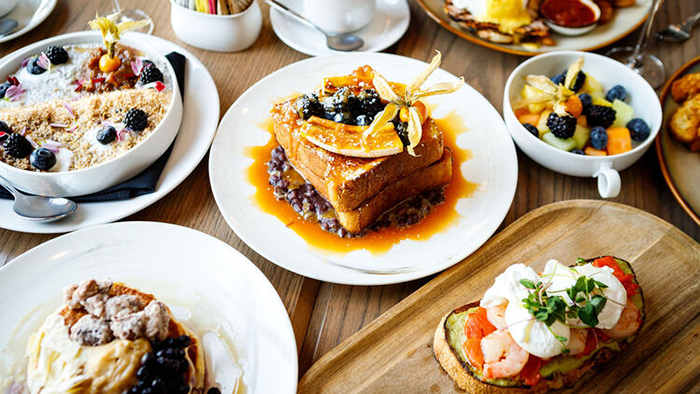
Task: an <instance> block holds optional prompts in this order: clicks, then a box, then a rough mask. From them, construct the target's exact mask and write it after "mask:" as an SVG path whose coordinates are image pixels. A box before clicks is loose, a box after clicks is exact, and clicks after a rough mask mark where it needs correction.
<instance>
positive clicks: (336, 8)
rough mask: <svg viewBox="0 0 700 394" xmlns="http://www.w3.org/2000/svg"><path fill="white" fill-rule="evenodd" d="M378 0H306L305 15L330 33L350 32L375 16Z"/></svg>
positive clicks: (364, 24)
mask: <svg viewBox="0 0 700 394" xmlns="http://www.w3.org/2000/svg"><path fill="white" fill-rule="evenodd" d="M375 10H376V0H304V16H306V18H307V19H308V20H310V21H311V22H312V23H313V24H315V25H316V26H318V27H320V28H321V29H323V30H325V31H327V32H328V33H349V32H351V31H355V30H359V29H361V28H362V27H364V26H366V25H368V24H369V23H370V22H371V21H372V19H373V18H374V12H375Z"/></svg>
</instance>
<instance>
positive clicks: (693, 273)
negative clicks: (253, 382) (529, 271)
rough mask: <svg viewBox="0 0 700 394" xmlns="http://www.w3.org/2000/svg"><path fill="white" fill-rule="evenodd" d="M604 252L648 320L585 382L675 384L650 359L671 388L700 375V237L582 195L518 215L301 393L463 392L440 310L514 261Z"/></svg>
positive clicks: (634, 386) (312, 377) (330, 361)
mask: <svg viewBox="0 0 700 394" xmlns="http://www.w3.org/2000/svg"><path fill="white" fill-rule="evenodd" d="M604 254H611V255H615V256H619V257H621V258H624V259H626V260H628V261H630V262H631V263H632V265H633V267H634V269H635V271H636V273H637V278H638V280H639V282H640V284H641V285H642V289H643V291H644V295H645V299H646V305H647V307H646V313H647V317H646V322H645V329H644V330H642V333H641V334H640V336H639V338H638V340H637V341H636V342H635V343H634V345H633V346H632V348H631V349H629V350H628V351H627V352H626V353H624V354H623V355H622V356H621V357H620V358H619V360H617V361H615V362H614V363H613V364H611V365H610V366H609V367H608V368H603V370H602V371H601V372H598V373H596V375H595V377H593V378H591V377H588V378H586V379H585V380H584V381H583V382H582V385H580V386H579V387H578V389H580V390H582V392H586V393H607V392H611V390H612V389H613V388H614V390H615V392H628V393H636V392H642V391H644V392H668V391H665V390H666V389H665V388H664V387H662V386H661V384H662V383H663V382H659V384H658V385H649V384H648V383H647V382H648V379H644V377H645V376H648V375H645V373H647V374H648V373H649V372H648V368H650V367H655V368H657V371H658V368H663V369H662V370H663V374H664V375H665V376H673V377H674V381H672V382H666V383H663V384H666V385H668V386H667V387H669V388H674V387H675V388H679V387H680V388H683V387H686V386H688V385H689V384H692V383H693V382H695V380H696V379H697V378H698V376H700V370H699V369H697V368H694V369H691V368H686V364H687V362H688V361H689V360H693V359H695V358H696V357H697V354H698V352H700V341H697V340H694V339H693V338H694V334H695V333H696V332H697V331H698V329H700V328H699V326H698V324H699V323H700V303H698V302H696V300H697V298H698V297H699V296H700V287H698V286H697V283H699V281H700V245H698V243H697V242H695V241H694V240H692V239H691V238H690V237H688V236H687V235H685V234H683V233H682V232H681V231H680V230H678V229H677V228H675V227H673V226H671V225H670V224H669V223H667V222H664V221H662V220H660V219H658V218H656V217H654V216H652V215H649V214H646V213H644V212H642V211H640V210H638V209H635V208H632V207H629V206H626V205H620V204H614V203H606V202H598V201H591V200H577V201H567V202H562V203H556V204H551V205H547V206H545V207H542V208H539V209H537V210H535V211H533V212H530V213H529V214H527V215H525V216H524V217H522V218H521V219H519V220H518V221H516V222H515V223H513V224H512V225H511V226H509V227H508V228H506V229H505V230H504V231H502V232H501V233H499V234H498V235H496V236H495V237H494V238H492V239H491V240H490V241H489V242H488V243H487V244H486V245H485V246H484V247H482V248H481V249H479V250H478V251H477V252H476V253H474V254H473V255H472V256H470V257H468V258H467V259H465V260H464V261H462V262H461V263H460V264H458V265H457V266H455V267H453V268H451V269H449V270H447V271H445V272H444V273H443V274H441V275H439V276H438V277H437V278H435V279H434V280H432V281H431V282H429V283H428V284H427V285H425V286H424V287H422V288H421V289H420V290H418V291H417V292H415V293H414V294H412V295H411V296H409V297H408V298H406V299H404V300H403V301H401V302H400V303H399V304H398V305H397V306H396V307H394V308H392V309H390V310H389V311H388V312H387V313H385V314H383V315H382V316H380V317H379V318H378V319H376V320H374V321H373V322H372V323H370V324H369V325H367V326H366V327H365V328H364V329H363V330H361V331H360V332H359V333H357V334H355V335H353V336H352V337H350V339H348V340H347V341H345V342H343V343H342V344H340V345H339V346H338V347H336V348H335V349H333V350H331V351H330V352H328V353H327V354H326V355H325V356H323V357H322V358H321V359H320V360H319V361H318V362H317V363H316V364H314V365H313V366H312V367H311V368H310V369H309V371H308V372H307V373H306V375H304V377H303V378H302V379H301V382H300V387H299V393H321V392H323V393H360V392H362V393H391V392H397V391H399V390H400V391H401V392H410V393H428V392H430V393H449V392H458V390H457V389H456V386H455V385H454V382H453V381H452V380H451V379H450V378H449V377H448V376H447V374H445V373H444V372H443V371H442V369H441V368H440V366H439V365H438V363H437V362H436V361H435V360H434V358H433V354H432V349H431V345H432V338H433V333H434V332H435V329H436V327H437V324H438V323H439V321H440V319H441V318H442V316H444V315H445V314H446V313H448V312H449V311H451V310H453V309H455V308H457V307H459V306H461V305H464V304H467V303H469V302H473V301H477V300H479V299H480V298H481V296H482V295H483V293H484V291H486V289H487V288H488V287H490V286H491V285H492V283H493V280H494V278H495V277H496V276H497V275H498V274H499V273H501V272H502V271H503V270H504V269H505V268H506V267H507V266H509V265H511V264H513V263H516V262H523V263H525V264H528V265H532V266H533V267H534V268H535V269H536V270H541V269H542V268H543V267H544V264H545V263H546V262H547V260H549V259H550V258H557V259H558V260H560V261H562V262H565V263H567V262H574V261H575V260H576V258H578V257H584V258H588V257H595V256H600V255H604ZM669 348H673V349H674V353H673V354H674V357H676V358H677V360H676V359H674V360H668V361H663V362H660V363H651V364H650V363H649V362H648V361H647V360H651V359H659V360H665V358H666V357H667V356H668V354H667V351H668V349H669ZM680 360H686V361H685V362H682V361H680ZM659 364H661V365H663V367H661V366H660V365H659ZM671 392H672V391H671Z"/></svg>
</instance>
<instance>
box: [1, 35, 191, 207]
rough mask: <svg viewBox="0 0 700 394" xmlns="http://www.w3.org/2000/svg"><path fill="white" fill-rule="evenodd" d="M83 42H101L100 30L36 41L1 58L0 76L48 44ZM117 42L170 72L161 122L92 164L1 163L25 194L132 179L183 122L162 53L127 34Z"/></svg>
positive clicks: (76, 190) (84, 189)
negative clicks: (56, 168) (71, 167)
mask: <svg viewBox="0 0 700 394" xmlns="http://www.w3.org/2000/svg"><path fill="white" fill-rule="evenodd" d="M85 43H99V44H101V43H102V36H100V33H99V32H94V31H84V32H77V33H69V34H64V35H60V36H56V37H53V38H49V39H46V40H43V41H39V42H37V43H34V44H32V45H29V46H27V47H24V48H22V49H20V50H18V51H16V52H14V53H12V54H10V55H8V56H6V57H5V58H3V59H2V62H1V63H0V76H3V77H4V76H7V75H10V74H11V73H13V72H14V71H15V70H17V69H18V68H19V67H20V64H21V63H22V60H24V59H26V58H27V57H29V56H32V55H36V54H38V53H40V52H41V51H43V50H46V47H48V46H49V45H61V46H63V45H72V44H85ZM120 43H121V44H123V45H126V46H129V47H132V48H135V49H138V50H139V51H141V52H143V53H145V54H146V56H147V57H149V58H151V59H157V60H158V62H159V63H162V64H164V65H165V66H166V67H167V69H165V70H163V73H169V74H170V76H171V80H172V81H173V86H171V88H172V91H173V95H172V100H171V101H170V104H169V107H168V111H167V112H166V113H165V116H164V117H163V119H162V120H161V122H160V124H158V126H156V128H155V129H154V130H153V131H151V133H150V134H149V135H148V137H146V138H145V139H144V140H143V141H141V142H140V143H139V144H138V145H136V146H134V147H133V148H131V149H130V150H128V151H127V152H126V153H124V154H123V155H121V156H118V157H116V158H114V159H112V160H109V161H107V162H104V163H102V164H99V165H96V166H93V167H88V168H83V169H80V170H75V171H65V172H34V171H27V170H21V169H19V168H16V167H13V166H11V165H9V164H6V163H3V162H0V175H2V176H3V177H5V178H6V179H7V180H9V181H10V182H11V183H12V184H13V185H14V186H15V187H17V188H18V189H19V190H21V191H23V192H26V193H30V194H36V195H41V196H51V197H74V196H81V195H85V194H91V193H95V192H98V191H101V190H104V189H107V188H109V187H112V186H114V185H117V184H119V183H121V182H123V181H126V180H127V179H129V178H132V177H133V176H135V175H137V174H139V173H140V172H141V171H143V170H145V169H146V168H147V167H148V166H150V165H151V164H153V162H155V161H156V160H157V159H158V158H159V157H160V156H161V155H162V154H163V153H164V152H165V150H166V149H168V147H169V146H170V144H171V143H172V142H173V140H174V139H175V136H176V135H177V132H178V130H179V129H180V122H181V121H182V99H181V98H180V90H179V89H178V86H177V82H176V81H177V79H176V77H175V72H174V71H173V68H172V66H171V65H170V63H169V62H168V61H167V59H165V56H163V55H162V54H161V53H159V52H158V51H156V50H155V49H153V48H152V47H150V46H149V45H146V44H144V43H142V42H141V41H137V40H134V39H131V38H130V37H129V36H128V35H126V36H125V37H122V39H121V41H120ZM20 82H21V81H20Z"/></svg>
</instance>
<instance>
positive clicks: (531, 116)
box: [518, 113, 540, 126]
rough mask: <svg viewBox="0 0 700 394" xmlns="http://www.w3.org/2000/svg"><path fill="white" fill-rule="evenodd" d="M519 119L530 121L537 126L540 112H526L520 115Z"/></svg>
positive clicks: (521, 121)
mask: <svg viewBox="0 0 700 394" xmlns="http://www.w3.org/2000/svg"><path fill="white" fill-rule="evenodd" d="M518 120H519V121H520V123H523V124H524V123H530V124H531V125H533V126H537V123H538V122H539V121H540V114H531V113H528V114H525V115H522V116H520V117H518Z"/></svg>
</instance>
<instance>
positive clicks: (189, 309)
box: [0, 222, 298, 394]
mask: <svg viewBox="0 0 700 394" xmlns="http://www.w3.org/2000/svg"><path fill="white" fill-rule="evenodd" d="M154 234H157V236H154ZM106 277H110V278H112V279H113V280H115V281H121V282H124V283H126V284H128V285H131V286H132V287H135V288H137V289H139V290H142V291H144V292H147V293H152V294H154V295H155V296H156V297H157V298H158V299H160V300H161V301H163V302H165V303H166V304H167V305H168V306H169V307H170V308H171V310H172V311H173V313H174V314H175V315H176V317H178V318H179V319H180V320H181V321H182V322H183V323H185V324H187V325H188V326H191V327H192V326H194V327H199V328H200V330H202V331H205V332H206V331H208V329H213V328H217V327H218V328H219V330H220V331H221V332H222V334H223V335H222V337H223V338H226V339H225V340H227V341H228V340H230V342H231V344H232V345H233V347H234V348H235V349H236V350H235V351H236V352H237V353H238V354H237V355H236V356H235V358H237V359H238V363H239V364H240V365H241V367H242V368H243V382H244V384H245V385H246V388H247V389H248V390H247V391H245V392H246V393H249V394H254V393H261V394H262V393H265V394H266V393H277V394H286V393H289V394H292V393H295V392H296V385H297V378H298V376H297V375H298V371H297V352H296V342H295V340H294V333H293V331H292V325H291V322H290V321H289V317H288V315H287V311H286V309H285V307H284V305H283V304H282V301H281V300H280V298H279V296H278V295H277V292H276V291H275V289H274V288H273V287H272V285H271V284H270V282H269V281H268V280H267V278H266V277H265V275H263V273H262V272H260V270H258V268H257V267H255V265H253V263H251V262H250V261H248V260H247V259H246V258H245V257H244V256H243V255H242V254H240V253H239V252H237V251H236V250H234V249H233V248H231V247H230V246H228V245H226V244H225V243H223V242H221V241H219V240H218V239H216V238H213V237H211V236H209V235H206V234H203V233H200V232H198V231H195V230H192V229H188V228H185V227H179V226H174V225H170V224H164V223H153V222H125V223H115V224H108V225H103V226H98V227H93V228H91V229H85V230H82V231H78V232H74V233H71V234H67V235H64V236H61V237H59V238H56V239H54V240H51V241H49V242H46V243H44V244H42V245H39V246H37V247H36V248H34V249H32V250H30V251H29V252H27V253H25V254H23V255H21V256H19V257H17V258H16V259H14V260H13V261H12V262H10V263H9V264H7V265H6V266H5V267H3V268H1V269H0V327H2V329H0V349H4V350H3V352H4V354H3V353H0V355H3V356H8V355H9V354H8V349H15V348H18V349H20V351H21V349H23V346H22V343H26V342H24V341H26V339H25V338H26V334H27V333H28V332H31V331H33V330H35V329H36V328H38V326H39V325H41V323H42V321H43V319H44V318H45V316H47V315H48V313H50V312H51V311H53V310H55V308H57V307H58V306H59V305H60V303H61V294H62V289H63V287H65V286H67V285H70V284H71V283H76V282H79V281H81V280H83V279H86V278H100V279H101V278H106ZM183 316H184V317H187V316H190V317H189V319H186V318H184V317H183ZM24 319H29V320H24ZM18 325H19V326H22V327H24V328H26V330H24V331H23V330H17V331H16V332H14V331H15V329H16V328H17V327H18ZM200 335H201V331H200ZM206 335H210V334H205V336H204V337H203V342H204V345H205V346H204V348H205V352H206V353H207V354H209V357H211V356H212V355H213V354H217V355H220V356H222V357H216V358H215V360H214V363H212V364H210V365H215V367H214V368H213V369H218V373H217V371H214V379H213V380H214V381H215V382H217V383H219V384H221V385H222V388H223V390H222V392H224V393H231V392H232V391H233V387H232V383H233V380H234V376H235V374H232V373H231V370H228V371H227V370H226V368H221V369H219V368H216V367H221V366H222V365H224V364H225V363H224V362H223V361H222V360H225V359H226V356H225V353H223V354H220V353H218V351H217V349H214V348H213V347H212V345H208V344H211V343H212V342H208V340H207V338H208V337H207V336H206ZM20 337H22V338H20ZM10 339H14V341H13V342H12V343H10V342H9V341H10ZM210 360H211V359H210ZM2 372H4V371H2ZM2 372H0V378H1V377H2ZM271 377H274V379H271ZM1 380H2V379H0V381H1Z"/></svg>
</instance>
